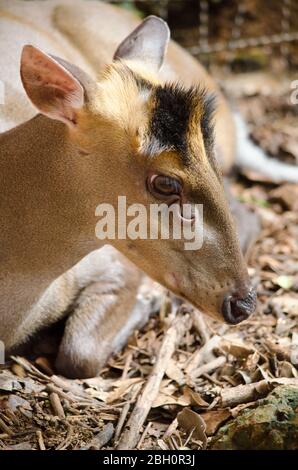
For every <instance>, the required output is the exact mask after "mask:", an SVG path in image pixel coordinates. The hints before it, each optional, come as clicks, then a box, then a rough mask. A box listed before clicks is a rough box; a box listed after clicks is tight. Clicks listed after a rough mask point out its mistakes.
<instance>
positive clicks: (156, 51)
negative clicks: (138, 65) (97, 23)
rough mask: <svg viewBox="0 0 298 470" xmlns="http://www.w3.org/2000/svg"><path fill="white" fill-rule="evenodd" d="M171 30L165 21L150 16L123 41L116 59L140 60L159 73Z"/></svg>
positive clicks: (115, 56) (116, 53)
mask: <svg viewBox="0 0 298 470" xmlns="http://www.w3.org/2000/svg"><path fill="white" fill-rule="evenodd" d="M169 39H170V30H169V27H168V25H167V23H166V22H165V21H163V20H162V19H161V18H158V17H157V16H148V17H147V18H146V19H145V20H144V21H143V22H142V23H141V24H140V25H139V26H138V27H137V28H136V29H135V30H134V31H133V32H132V33H131V34H130V35H129V36H127V38H125V39H124V41H122V43H121V44H120V46H119V47H118V49H117V50H116V52H115V54H114V59H130V60H139V61H141V62H144V63H146V64H147V65H149V66H151V67H152V68H153V69H154V70H155V71H158V70H159V69H160V67H161V66H162V63H163V60H164V56H165V53H166V49H167V45H168V42H169Z"/></svg>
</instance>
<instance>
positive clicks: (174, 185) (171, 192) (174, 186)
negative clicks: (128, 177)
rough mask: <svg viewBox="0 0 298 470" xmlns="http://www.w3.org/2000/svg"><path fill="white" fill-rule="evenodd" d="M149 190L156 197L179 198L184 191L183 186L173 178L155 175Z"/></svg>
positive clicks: (151, 179)
mask: <svg viewBox="0 0 298 470" xmlns="http://www.w3.org/2000/svg"><path fill="white" fill-rule="evenodd" d="M149 189H150V190H151V192H152V193H153V194H154V195H156V196H164V197H166V196H179V195H180V194H181V191H182V184H181V182H180V181H179V180H177V179H176V178H172V177H171V176H166V175H154V176H151V178H150V181H149Z"/></svg>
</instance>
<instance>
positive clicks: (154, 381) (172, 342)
mask: <svg viewBox="0 0 298 470" xmlns="http://www.w3.org/2000/svg"><path fill="white" fill-rule="evenodd" d="M184 331H185V322H184V319H182V318H179V319H177V320H176V321H175V322H174V324H173V325H172V326H171V327H170V328H169V329H168V330H167V331H166V333H165V335H164V338H163V341H162V344H161V347H160V350H159V353H158V356H157V360H156V363H155V365H154V367H153V369H152V372H151V375H150V377H149V379H148V381H147V383H146V385H145V387H144V389H143V391H142V393H141V394H140V395H139V398H138V400H137V403H136V405H135V407H134V409H133V411H132V413H131V415H130V418H129V420H128V422H127V424H126V426H125V430H124V432H123V434H122V436H121V438H120V441H119V444H118V446H117V449H118V450H126V449H134V448H135V447H136V446H137V443H138V442H139V439H140V431H141V427H142V426H143V424H144V422H145V420H146V418H147V416H148V413H149V411H150V409H151V407H152V404H153V402H154V400H155V399H156V397H157V395H158V392H159V387H160V383H161V381H162V378H163V376H164V374H165V371H166V369H167V367H168V364H169V361H170V359H171V357H172V355H173V353H174V351H175V347H176V345H177V342H178V340H179V338H180V337H182V335H183V333H184Z"/></svg>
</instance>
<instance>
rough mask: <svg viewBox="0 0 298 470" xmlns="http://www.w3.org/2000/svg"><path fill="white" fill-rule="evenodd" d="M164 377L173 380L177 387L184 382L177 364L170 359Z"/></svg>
mask: <svg viewBox="0 0 298 470" xmlns="http://www.w3.org/2000/svg"><path fill="white" fill-rule="evenodd" d="M166 375H167V376H168V377H169V378H170V379H172V380H175V382H177V383H178V384H179V385H182V384H183V383H184V382H185V379H184V374H183V372H182V370H181V368H180V367H178V365H177V363H176V362H175V361H174V360H173V359H172V360H171V361H170V363H169V365H168V367H167V370H166Z"/></svg>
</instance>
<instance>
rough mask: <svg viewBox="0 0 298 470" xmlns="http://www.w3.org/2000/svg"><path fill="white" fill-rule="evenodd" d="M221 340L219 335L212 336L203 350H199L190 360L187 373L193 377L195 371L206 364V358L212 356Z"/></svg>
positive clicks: (186, 368) (186, 369)
mask: <svg viewBox="0 0 298 470" xmlns="http://www.w3.org/2000/svg"><path fill="white" fill-rule="evenodd" d="M220 341H221V338H220V337H219V336H218V335H216V334H215V335H214V336H212V338H210V339H209V340H208V341H207V342H206V343H205V344H204V346H203V347H202V348H200V349H198V350H197V351H196V352H195V353H194V354H193V355H192V356H191V357H190V358H189V359H188V360H187V365H186V367H185V372H186V373H187V374H189V375H191V373H192V371H193V370H194V369H197V368H198V367H199V366H200V365H202V364H203V363H204V362H206V358H208V356H209V355H210V353H211V352H212V351H213V349H214V348H216V347H217V346H218V344H219V343H220Z"/></svg>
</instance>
